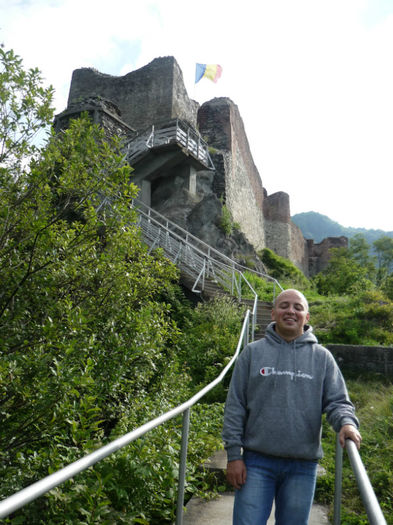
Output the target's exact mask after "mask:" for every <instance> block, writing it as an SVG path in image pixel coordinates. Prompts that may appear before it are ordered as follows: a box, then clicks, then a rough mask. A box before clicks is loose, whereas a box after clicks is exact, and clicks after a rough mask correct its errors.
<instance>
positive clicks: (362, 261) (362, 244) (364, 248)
mask: <svg viewBox="0 0 393 525" xmlns="http://www.w3.org/2000/svg"><path fill="white" fill-rule="evenodd" d="M348 255H349V257H350V258H351V259H352V260H353V261H355V262H356V263H358V264H359V265H360V266H362V267H363V268H366V269H367V274H366V275H367V278H368V279H370V281H373V282H374V281H375V278H376V267H375V257H373V256H372V255H371V254H370V245H369V244H368V242H367V241H366V238H365V237H364V235H362V234H361V233H357V234H356V235H354V236H353V237H351V238H350V239H349V249H348Z"/></svg>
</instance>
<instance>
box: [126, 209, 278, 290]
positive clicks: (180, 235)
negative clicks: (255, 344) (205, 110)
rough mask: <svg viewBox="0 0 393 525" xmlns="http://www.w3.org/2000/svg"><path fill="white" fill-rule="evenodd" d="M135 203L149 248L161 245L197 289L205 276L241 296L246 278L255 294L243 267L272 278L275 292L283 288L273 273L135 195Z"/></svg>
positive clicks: (266, 278) (152, 248) (261, 276)
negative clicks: (255, 267)
mask: <svg viewBox="0 0 393 525" xmlns="http://www.w3.org/2000/svg"><path fill="white" fill-rule="evenodd" d="M133 206H134V208H135V209H136V211H137V212H138V225H139V227H140V229H141V231H142V234H143V238H144V241H145V242H146V244H148V245H149V247H150V251H152V250H154V249H155V248H158V247H161V248H162V249H163V251H164V253H165V255H166V256H167V257H168V258H169V259H170V260H171V261H172V262H174V263H176V264H177V265H178V266H179V267H180V269H182V270H184V271H185V272H187V273H188V274H189V275H190V276H191V277H194V278H195V282H194V286H193V291H194V292H201V291H203V283H204V279H206V278H210V279H212V280H214V281H216V282H218V283H220V284H221V285H222V286H223V287H224V288H225V289H226V290H228V291H229V292H230V293H231V294H232V295H236V297H237V298H238V299H239V300H240V299H241V298H242V285H241V283H242V281H244V282H245V284H246V287H247V288H248V289H249V290H251V293H252V295H253V296H254V295H255V291H254V290H253V288H252V286H251V285H250V283H249V282H248V280H247V278H246V277H245V276H244V270H247V271H249V272H251V273H255V274H256V275H258V276H259V277H260V278H262V279H264V280H267V281H270V282H271V283H272V284H273V294H274V296H275V293H276V287H278V288H279V289H280V290H282V287H281V285H280V283H279V282H278V281H277V280H276V279H274V278H273V277H271V276H270V275H268V274H265V273H262V272H257V271H255V270H251V269H249V268H246V267H245V266H242V265H240V264H238V263H237V262H235V261H234V260H232V259H231V258H230V257H227V256H226V255H224V254H223V253H221V252H219V251H218V250H216V249H215V248H213V247H211V246H209V245H208V244H207V243H205V242H204V241H202V240H200V239H198V237H195V236H194V235H192V234H190V233H189V232H188V231H187V230H185V229H183V228H182V227H181V226H178V225H177V224H176V223H174V222H172V221H170V220H169V219H167V218H166V217H164V216H163V215H161V214H160V213H158V212H157V211H155V210H153V209H152V208H150V207H149V206H147V205H146V204H144V203H142V202H141V201H139V200H137V199H134V202H133ZM198 287H199V288H198Z"/></svg>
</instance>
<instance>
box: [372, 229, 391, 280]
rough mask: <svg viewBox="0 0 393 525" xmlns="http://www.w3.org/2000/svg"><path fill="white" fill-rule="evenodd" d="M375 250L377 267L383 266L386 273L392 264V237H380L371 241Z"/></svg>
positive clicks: (389, 270)
mask: <svg viewBox="0 0 393 525" xmlns="http://www.w3.org/2000/svg"><path fill="white" fill-rule="evenodd" d="M373 246H374V248H375V250H376V252H377V257H378V266H379V269H382V268H384V269H385V270H386V271H387V273H391V271H392V264H393V239H392V238H391V237H387V236H384V237H380V238H379V239H377V240H376V241H374V242H373Z"/></svg>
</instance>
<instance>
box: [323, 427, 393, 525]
mask: <svg viewBox="0 0 393 525" xmlns="http://www.w3.org/2000/svg"><path fill="white" fill-rule="evenodd" d="M345 450H346V451H347V453H348V457H349V461H350V463H351V466H352V470H353V472H354V474H355V478H356V482H357V484H358V487H359V492H360V496H361V498H362V501H363V505H364V508H365V510H366V513H367V517H368V519H369V523H370V524H371V525H386V520H385V517H384V515H383V514H382V510H381V507H380V505H379V503H378V500H377V497H376V496H375V493H374V489H373V487H372V485H371V483H370V480H369V478H368V475H367V472H366V469H365V467H364V465H363V462H362V459H361V457H360V454H359V451H358V449H357V447H356V445H355V443H354V442H353V441H351V440H350V439H347V440H346V442H345ZM342 456H343V451H342V448H341V445H340V442H339V438H338V435H337V438H336V472H335V489H334V517H333V524H334V525H340V523H341V494H342V465H343V460H342Z"/></svg>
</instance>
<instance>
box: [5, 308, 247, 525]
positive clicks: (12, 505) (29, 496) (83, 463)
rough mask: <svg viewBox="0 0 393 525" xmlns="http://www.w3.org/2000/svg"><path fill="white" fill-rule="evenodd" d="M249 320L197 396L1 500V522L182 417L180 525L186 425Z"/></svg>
mask: <svg viewBox="0 0 393 525" xmlns="http://www.w3.org/2000/svg"><path fill="white" fill-rule="evenodd" d="M249 319H250V310H247V312H246V315H245V317H244V321H243V325H242V329H241V332H240V336H239V340H238V343H237V347H236V351H235V353H234V355H233V357H232V358H231V360H230V361H229V363H228V364H227V365H226V366H225V368H224V369H223V370H222V372H221V373H220V374H219V375H218V376H217V377H216V379H214V380H213V381H212V382H211V383H209V384H208V385H207V386H205V387H204V388H202V390H200V391H199V392H197V393H196V394H195V395H194V396H193V397H191V398H190V399H188V400H187V401H186V402H185V403H183V404H181V405H179V406H177V407H175V408H173V409H172V410H169V411H168V412H166V413H165V414H162V415H161V416H159V417H157V418H155V419H152V420H151V421H149V422H147V423H145V424H144V425H142V426H141V427H139V428H137V429H136V430H132V431H131V432H129V433H127V434H125V435H124V436H122V437H120V438H118V439H115V440H114V441H112V442H111V443H109V444H108V445H105V446H103V447H101V448H99V449H98V450H96V451H95V452H92V453H90V454H88V455H86V456H84V457H82V458H81V459H79V460H77V461H75V462H73V463H71V464H69V465H67V466H66V467H64V468H62V469H61V470H58V471H57V472H54V473H53V474H51V475H49V476H47V477H45V478H43V479H41V480H40V481H37V482H36V483H33V484H32V485H30V486H29V487H26V488H24V489H22V490H20V491H18V492H16V493H15V494H13V495H12V496H9V497H8V498H6V499H4V500H3V501H1V502H0V518H6V517H7V516H9V515H10V514H12V513H13V512H15V511H16V510H18V509H20V508H21V507H23V506H24V505H26V504H27V503H30V502H31V501H34V500H35V499H37V498H39V497H40V496H42V495H43V494H46V493H47V492H49V491H50V490H51V489H53V488H55V487H57V486H58V485H61V484H62V483H64V482H65V481H67V480H68V479H70V478H73V477H74V476H76V475H77V474H79V473H81V472H83V471H84V470H86V469H88V468H89V467H91V466H93V465H95V464H96V463H98V462H99V461H101V460H102V459H104V458H106V457H107V456H109V455H110V454H113V453H114V452H116V451H117V450H120V449H121V448H123V447H125V446H127V445H129V444H130V443H131V442H133V441H135V440H136V439H138V438H140V437H142V436H143V435H145V434H146V433H147V432H149V431H150V430H153V429H154V428H156V427H158V426H159V425H162V424H163V423H165V422H166V421H169V420H170V419H173V418H174V417H176V416H178V415H181V414H182V416H183V424H182V437H181V451H180V464H179V480H178V494H177V512H176V525H182V523H183V507H184V487H185V478H186V461H187V448H188V436H189V423H190V409H191V407H192V406H193V405H195V404H196V403H197V402H198V401H199V400H200V399H201V398H202V397H204V396H205V395H206V394H207V393H208V392H210V390H212V389H213V388H214V387H215V386H217V385H218V384H219V383H221V381H222V380H223V379H224V377H225V376H226V374H227V373H228V371H229V370H230V368H231V367H232V365H233V364H234V362H235V360H236V358H237V356H238V355H239V353H240V350H241V349H242V348H244V347H245V346H246V345H247V344H248V342H249V339H248V334H249Z"/></svg>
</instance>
